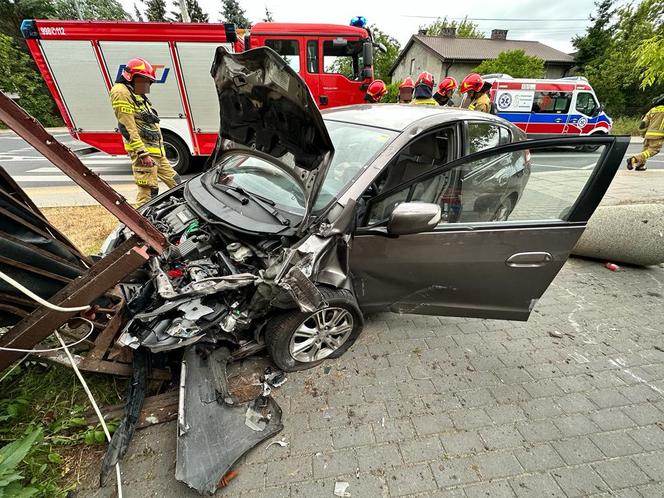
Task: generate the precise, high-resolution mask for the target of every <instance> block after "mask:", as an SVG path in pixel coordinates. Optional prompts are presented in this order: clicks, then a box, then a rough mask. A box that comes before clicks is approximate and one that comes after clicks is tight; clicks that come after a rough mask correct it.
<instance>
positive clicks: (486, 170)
mask: <svg viewBox="0 0 664 498" xmlns="http://www.w3.org/2000/svg"><path fill="white" fill-rule="evenodd" d="M605 147H606V146H605V145H601V146H599V147H598V148H597V150H595V151H592V152H587V151H585V152H584V151H581V150H576V149H575V148H573V147H560V148H558V149H546V150H542V151H537V152H533V153H532V154H531V152H530V151H528V150H519V151H516V152H508V153H496V154H495V155H490V156H488V157H485V158H482V159H479V160H474V161H469V162H466V163H463V164H461V165H459V166H457V167H455V168H452V169H448V170H445V169H444V168H441V170H440V173H439V174H437V175H433V176H431V177H430V178H427V179H425V180H422V181H420V182H411V183H410V184H408V185H405V186H404V187H403V188H402V189H400V190H397V191H393V192H391V193H389V195H386V196H385V197H383V198H381V196H378V197H376V198H374V199H372V201H371V202H370V204H369V207H368V209H367V213H368V214H367V215H366V216H365V219H364V221H363V224H364V225H369V226H371V225H380V224H384V223H386V222H387V220H388V219H389V216H390V214H391V213H392V210H393V209H394V207H395V206H396V205H397V204H399V203H400V202H409V201H424V202H430V203H436V204H439V205H440V207H441V211H442V215H443V216H442V220H441V224H443V225H447V224H449V223H477V222H512V221H513V222H523V221H542V220H564V219H565V217H566V216H567V214H568V213H569V211H570V210H571V207H572V205H573V204H574V203H575V202H576V199H577V198H578V197H579V194H580V193H581V191H582V190H583V188H584V187H585V186H586V184H587V182H588V179H589V178H590V176H591V174H592V173H593V170H594V168H595V166H596V165H597V163H598V162H599V160H600V158H601V157H602V154H603V153H604V149H605Z"/></svg>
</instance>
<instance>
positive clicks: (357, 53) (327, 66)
mask: <svg viewBox="0 0 664 498" xmlns="http://www.w3.org/2000/svg"><path fill="white" fill-rule="evenodd" d="M361 55H362V43H361V42H359V41H358V42H353V41H348V40H343V39H339V40H325V41H324V42H323V70H324V71H325V72H326V73H337V74H343V75H344V76H345V77H346V78H348V79H359V78H360V68H361V67H362V66H363V63H362V57H361Z"/></svg>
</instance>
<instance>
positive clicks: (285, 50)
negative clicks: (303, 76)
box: [265, 40, 300, 73]
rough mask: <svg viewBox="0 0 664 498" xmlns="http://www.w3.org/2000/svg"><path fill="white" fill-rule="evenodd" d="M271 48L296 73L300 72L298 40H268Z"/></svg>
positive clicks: (268, 45)
mask: <svg viewBox="0 0 664 498" xmlns="http://www.w3.org/2000/svg"><path fill="white" fill-rule="evenodd" d="M265 46H266V47H270V48H271V49H273V50H274V51H275V52H276V53H278V54H279V55H280V56H281V58H282V59H283V60H284V61H286V63H287V64H288V65H289V66H290V67H291V68H292V69H293V70H294V71H295V72H298V73H299V72H300V44H299V43H298V41H297V40H266V41H265Z"/></svg>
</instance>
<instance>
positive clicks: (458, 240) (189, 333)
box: [105, 48, 626, 370]
mask: <svg viewBox="0 0 664 498" xmlns="http://www.w3.org/2000/svg"><path fill="white" fill-rule="evenodd" d="M212 74H213V77H214V79H215V82H216V85H217V90H218V94H219V102H220V108H221V129H220V140H219V142H218V145H217V150H216V153H215V156H214V161H213V164H214V165H213V167H212V168H210V169H209V170H208V171H207V172H205V173H203V174H201V175H199V176H197V177H195V178H193V179H191V180H190V181H188V182H187V183H185V184H183V185H180V186H178V187H176V188H175V189H173V190H171V191H169V192H167V193H166V194H164V195H162V196H160V197H159V198H157V199H155V200H153V201H151V202H150V203H149V204H148V205H146V206H145V207H144V208H143V210H142V213H143V214H144V216H145V217H146V218H147V219H149V220H150V221H151V222H152V223H154V225H155V226H157V227H158V228H159V229H160V230H161V231H162V232H163V233H164V234H166V235H167V236H168V239H169V240H170V241H171V242H172V244H173V248H172V251H170V252H169V253H168V254H167V255H166V256H163V257H154V258H152V260H151V263H150V268H148V269H145V270H143V271H142V272H141V274H140V275H136V276H135V278H134V280H133V282H131V283H127V284H126V285H125V286H124V290H125V292H126V294H127V298H128V303H129V308H130V311H131V320H130V322H129V323H128V325H127V327H126V328H125V331H124V333H123V335H122V338H121V342H122V343H123V344H126V345H128V346H131V347H138V346H139V345H140V346H144V347H146V348H148V349H150V350H151V351H153V352H158V351H165V350H169V349H173V348H178V347H183V346H186V345H188V344H193V343H198V342H200V341H203V342H206V343H211V344H217V345H226V346H229V347H231V348H232V350H233V354H234V356H235V357H239V356H243V355H248V354H250V353H253V352H255V351H257V350H258V349H260V348H263V347H266V348H267V349H268V351H269V353H270V355H271V356H272V358H273V360H274V361H275V363H276V364H277V365H278V366H279V367H280V368H282V369H284V370H297V369H300V368H309V367H312V366H314V365H316V364H318V363H319V362H320V361H321V360H323V359H325V358H334V357H337V356H339V355H341V354H342V353H343V352H344V351H346V350H347V349H348V348H349V347H350V345H351V344H352V343H353V341H354V340H355V339H356V338H357V337H358V335H359V333H360V331H361V329H362V321H363V319H362V315H363V313H364V312H367V311H380V310H389V311H395V312H402V313H424V314H438V315H457V316H477V317H483V318H505V319H516V320H525V319H527V317H528V315H529V313H530V311H531V310H532V306H533V304H534V302H535V301H536V300H537V299H538V298H539V297H540V296H541V295H542V293H543V292H544V290H545V289H546V287H547V286H548V284H549V283H550V282H551V280H552V279H553V278H554V277H555V275H556V274H557V272H558V271H559V270H560V268H561V266H562V264H563V263H564V262H565V260H566V258H567V257H568V255H569V252H570V250H571V249H572V247H573V246H574V244H575V242H576V240H577V239H578V237H579V236H580V235H581V232H582V231H583V228H584V226H585V222H586V221H587V219H588V217H589V216H590V214H591V213H592V212H593V211H594V209H595V207H596V206H597V204H598V202H599V200H600V199H601V197H602V195H603V194H604V191H605V190H606V187H607V186H608V184H609V182H610V180H611V178H612V177H613V175H614V173H615V170H616V168H617V167H618V158H619V157H622V156H621V154H622V152H623V151H624V148H625V146H626V144H625V140H624V139H622V138H620V137H583V138H572V139H570V138H563V139H548V140H539V141H528V142H524V141H523V139H524V136H523V134H522V133H521V132H520V131H519V130H518V129H517V128H516V127H514V126H512V125H511V124H509V123H508V122H506V121H504V120H501V119H499V118H496V117H493V116H490V115H485V114H479V113H473V112H471V111H465V110H449V109H439V108H431V107H429V106H421V107H420V106H399V105H374V106H369V105H367V106H352V107H348V108H339V109H333V110H330V111H326V112H325V113H324V115H323V116H321V113H320V112H319V111H318V109H317V108H316V105H315V103H314V102H313V100H312V98H311V95H310V93H309V91H308V89H307V87H306V85H305V83H304V82H303V81H302V80H301V79H300V77H299V76H298V75H297V74H296V73H295V72H293V71H292V70H290V68H289V67H288V66H287V65H286V64H284V62H283V60H281V59H280V58H279V57H278V55H276V54H275V53H274V52H272V51H270V50H269V49H266V48H262V49H256V50H252V51H249V52H246V53H243V54H230V53H228V52H226V51H225V50H224V49H223V48H219V49H218V51H217V54H216V59H215V61H214V65H213V68H212ZM425 107H426V108H425ZM229 144H230V147H229ZM583 144H585V145H589V144H592V145H593V147H594V148H595V149H596V150H595V152H593V153H578V152H577V151H578V150H579V149H580V147H579V146H580V145H583ZM545 157H546V159H545ZM538 158H541V159H540V160H538ZM580 160H581V161H584V162H583V164H580V165H579V164H576V163H578V162H579V161H580ZM556 161H557V162H558V163H559V165H558V167H556V165H551V164H544V162H550V163H555V162H556ZM575 164H576V166H575ZM539 166H541V168H539ZM540 170H541V171H540ZM535 177H537V178H535ZM126 235H127V234H123V233H122V231H121V230H119V231H117V232H116V233H115V235H114V236H113V237H112V238H111V239H109V240H108V241H107V244H106V247H105V250H106V251H109V250H110V249H112V248H113V247H115V246H116V245H117V243H119V242H120V241H121V240H122V239H123V237H124V236H126Z"/></svg>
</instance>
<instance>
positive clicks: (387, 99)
mask: <svg viewBox="0 0 664 498" xmlns="http://www.w3.org/2000/svg"><path fill="white" fill-rule="evenodd" d="M380 101H381V102H382V103H383V104H396V103H397V102H398V101H399V83H390V84H389V85H387V93H386V94H385V96H384V97H383V98H382V99H381V100H380Z"/></svg>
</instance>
